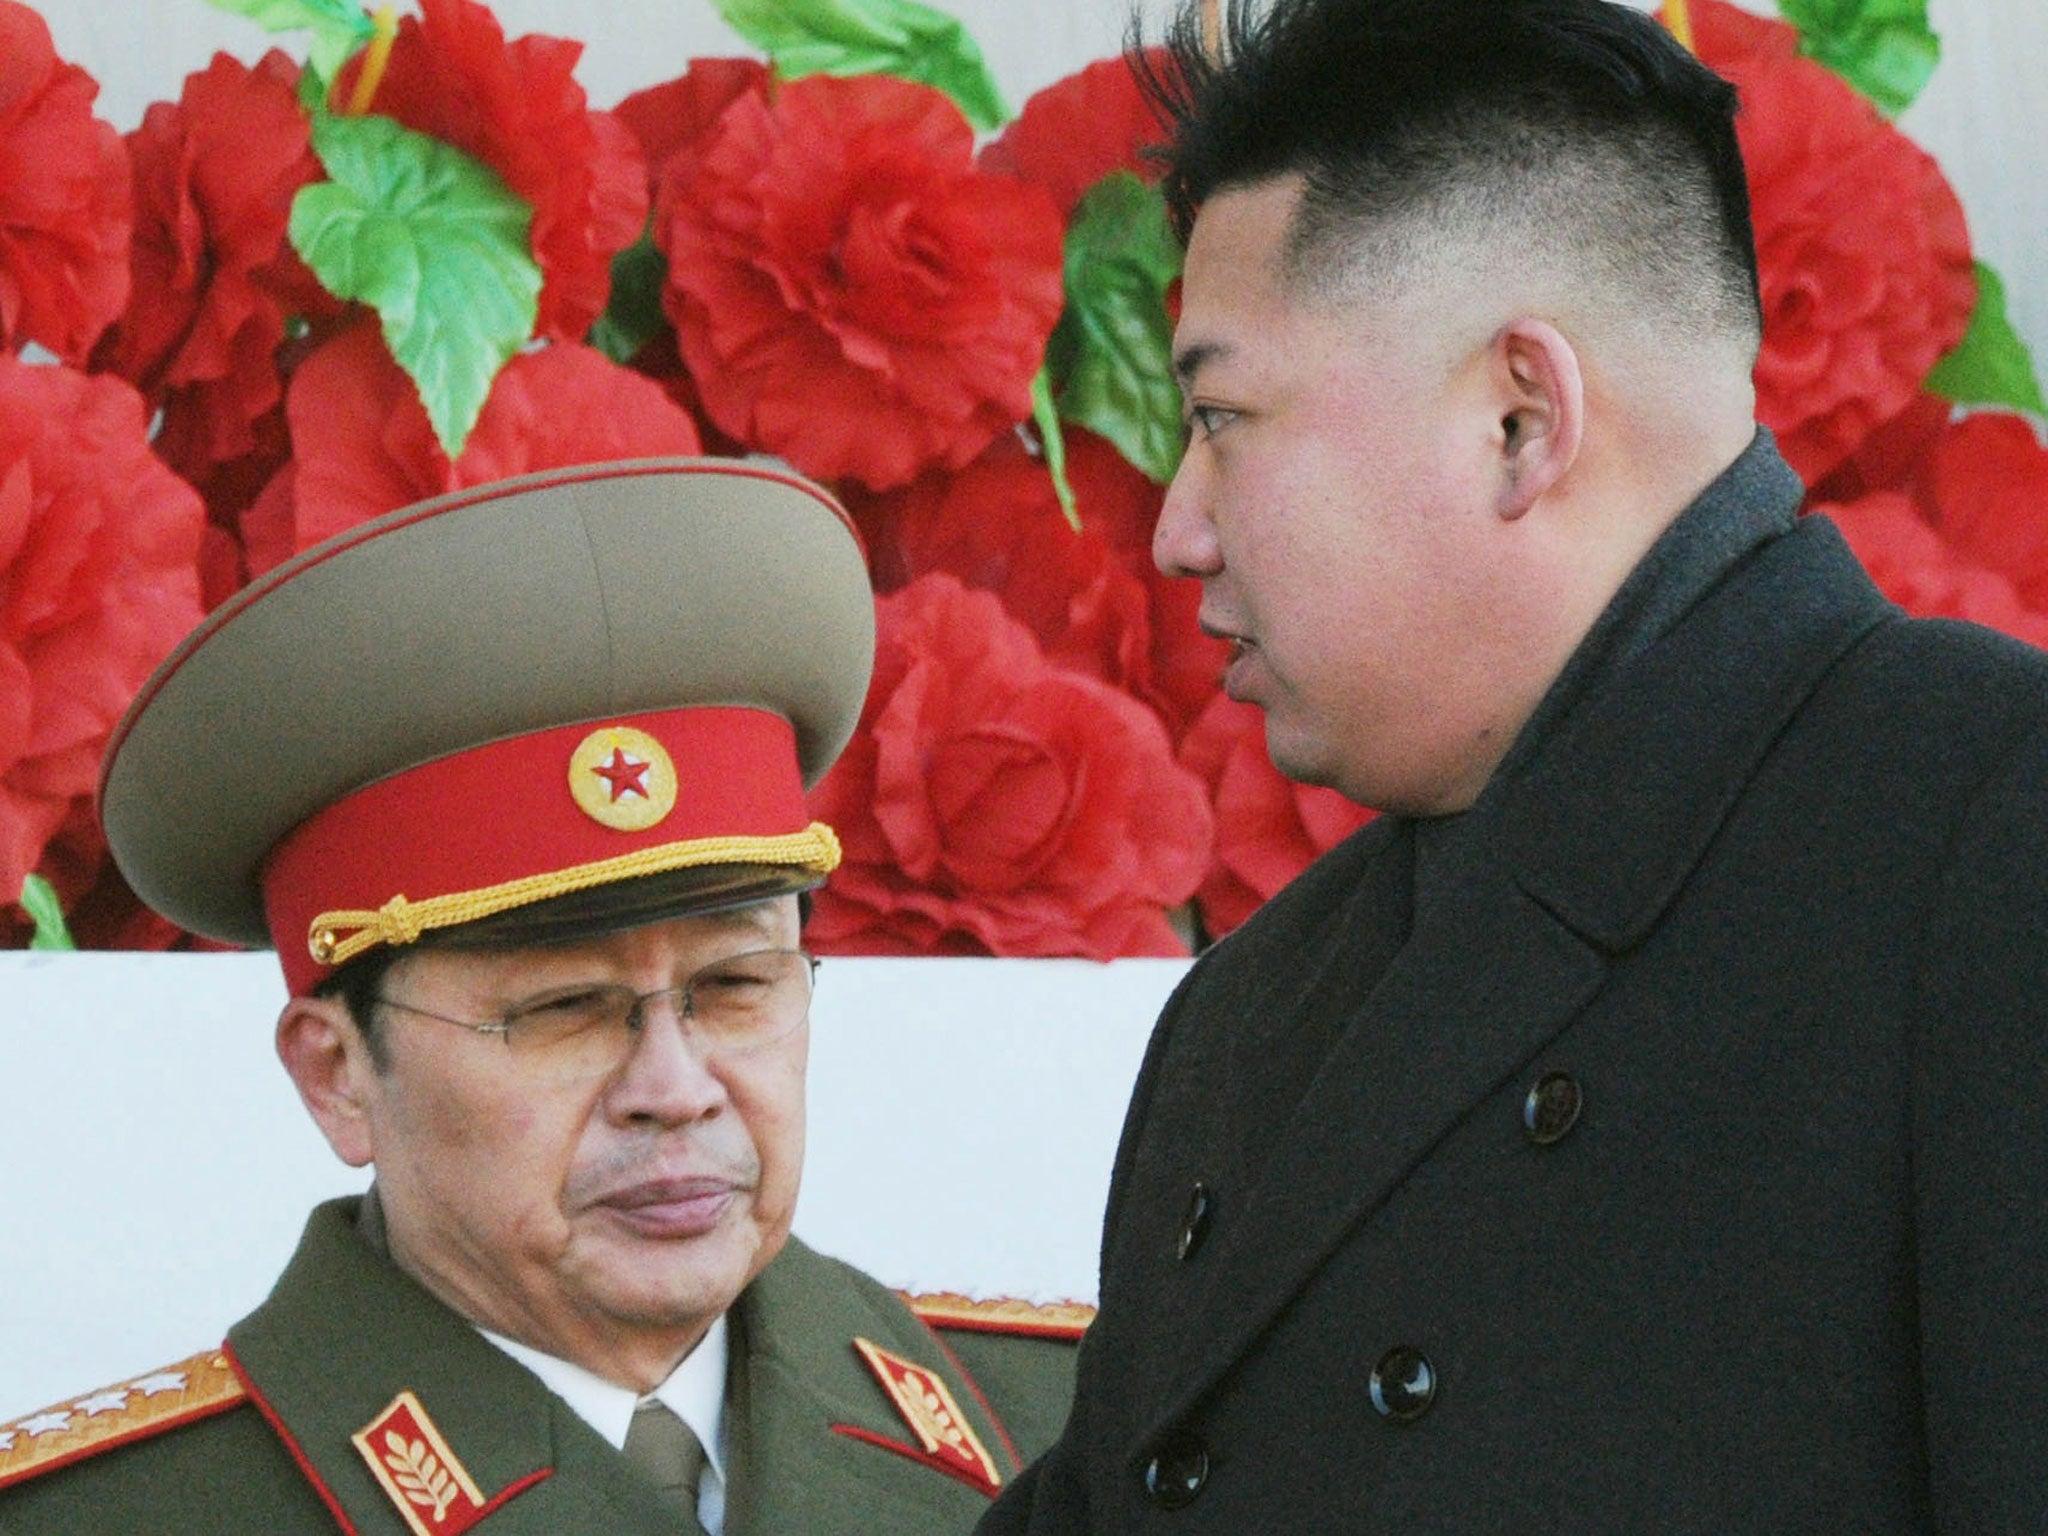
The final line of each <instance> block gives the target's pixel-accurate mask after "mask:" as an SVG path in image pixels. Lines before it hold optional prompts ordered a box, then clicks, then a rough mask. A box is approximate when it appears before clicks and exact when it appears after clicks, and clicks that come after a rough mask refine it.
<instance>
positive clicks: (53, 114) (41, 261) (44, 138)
mask: <svg viewBox="0 0 2048 1536" xmlns="http://www.w3.org/2000/svg"><path fill="white" fill-rule="evenodd" d="M99 89H100V88H99V85H98V83H97V82H96V81H94V79H93V78H92V76H91V75H89V74H87V73H86V72H85V71H84V70H82V69H80V68H78V66H77V65H75V64H66V63H64V62H63V61H62V60H60V59H59V58H58V57H57V53H56V49H55V48H54V47H53V46H52V45H51V42H50V29H49V27H48V26H47V25H46V24H45V23H44V21H43V18H42V17H40V16H38V15H37V14H36V13H35V12H34V11H32V10H30V9H29V8H28V7H27V6H25V5H17V4H15V3H14V0H0V348H5V349H6V350H8V351H10V352H11V351H14V350H17V349H18V348H19V347H20V346H21V345H22V343H23V342H29V341H33V342H38V343H40V344H41V345H42V346H45V347H47V348H49V350H50V351H52V352H54V353H56V354H57V356H59V357H61V358H63V359H64V360H65V361H66V362H70V363H76V362H82V361H83V360H84V358H85V355H86V353H88V352H89V351H91V350H92V345H93V343H94V342H95V341H97V340H98V339H99V335H100V332H101V331H103V330H105V329H106V328H107V326H108V324H109V323H110V322H111V321H112V320H113V318H114V317H115V316H116V315H118V314H119V313H120V312H121V306H122V305H123V304H125V303H127V301H128V229H129V210H130V193H129V188H128V154H127V151H126V149H124V148H123V147H122V144H121V136H120V135H119V134H118V133H116V132H115V131H114V130H113V128H112V127H110V126H109V125H108V124H106V123H103V122H101V121H100V120H99V119H98V118H96V117H94V116H93V115H92V103H93V98H94V97H95V96H97V95H98V94H99Z"/></svg>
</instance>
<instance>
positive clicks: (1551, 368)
mask: <svg viewBox="0 0 2048 1536" xmlns="http://www.w3.org/2000/svg"><path fill="white" fill-rule="evenodd" d="M1493 363H1494V367H1493V377H1494V386H1495V390H1496V396H1495V398H1496V402H1497V405H1498V408H1499V410H1500V426H1499V431H1498V437H1497V446H1498V448H1499V451H1500V464H1501V476H1500V490H1499V495H1498V499H1497V504H1496V510H1497V511H1498V512H1499V514H1500V516H1501V517H1502V518H1503V519H1504V520H1507V521H1513V520H1514V519H1515V518H1518V517H1520V516H1521V515H1522V514H1523V513H1525V512H1527V511H1528V510H1529V509H1530V508H1531V507H1533V506H1534V505H1535V504H1536V503H1537V502H1538V501H1539V500H1541V499H1542V497H1543V495H1544V494H1545V493H1546V492H1547V491H1549V490H1550V488H1551V487H1552V486H1554V485H1556V484H1557V482H1558V481H1559V480H1561V479H1563V478H1564V475H1565V472H1566V471H1567V470H1569V469H1570V468H1571V466H1572V463H1573V461H1574V460H1575V459H1577V458H1578V455H1579V445H1580V443H1581V442H1582V441H1583V439H1584V436H1585V429H1586V381H1585V376H1584V375H1583V374H1582V373H1581V372H1580V370H1579V354H1578V349H1577V348H1575V347H1574V346H1573V345H1572V344H1571V342H1570V340H1569V339H1567V338H1566V336H1565V335H1564V333H1563V332H1562V331H1560V330H1558V328H1557V327H1556V326H1554V325H1552V324H1550V323H1549V322H1548V321H1546V320H1537V319H1532V318H1527V317H1524V318H1522V319H1518V320H1514V321H1510V322H1509V323H1508V324H1507V325H1505V326H1503V327H1502V328H1501V330H1500V332H1499V333H1498V334H1497V335H1496V336H1495V337H1494V339H1493Z"/></svg>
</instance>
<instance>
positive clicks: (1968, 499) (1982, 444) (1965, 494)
mask: <svg viewBox="0 0 2048 1536" xmlns="http://www.w3.org/2000/svg"><path fill="white" fill-rule="evenodd" d="M1920 503H1921V508H1922V510H1923V511H1925V512H1927V513H1928V514H1929V516H1930V517H1931V518H1932V521H1933V522H1934V525H1935V527H1936V528H1937V529H1938V530H1939V531H1940V533H1941V536H1942V538H1943V539H1944V540H1945V541H1946V542H1947V543H1948V544H1949V545H1950V547H1952V548H1953V549H1955V550H1956V552H1957V553H1958V554H1959V555H1960V556H1962V557H1963V558H1965V559H1968V560H1971V561H1974V562H1975V563H1977V564H1979V565H1983V566H1986V567H1988V568H1990V569H1991V570H1995V571H1998V572H1999V573H2001V574H2002V575H2004V576H2005V577H2006V578H2007V579H2008V580H2009V581H2011V582H2012V584H2013V588H2014V590H2015V591H2016V592H2017V593H2018V595H2019V598H2020V601H2022V602H2023V603H2025V604H2026V605H2027V606H2028V607H2029V608H2032V609H2035V610H2037V611H2040V612H2044V613H2048V449H2043V448H2042V446H2041V439H2040V438H2039V437H2038V436H2036V435H2035V432H2034V428H2033V426H2032V425H2031V424H2030V423H2029V422H2028V421H2027V419H2026V418H2025V417H2023V416H2014V415H2011V414H2010V413H2008V412H2004V411H1979V412H1975V413H1973V414H1971V415H1968V416H1965V417H1963V418H1962V419H1960V420H1959V421H1956V422H1954V423H1953V424H1951V425H1950V426H1949V428H1948V430H1947V431H1946V432H1944V433H1943V434H1942V435H1941V437H1940V438H1939V439H1938V440H1937V441H1936V442H1935V444H1934V448H1933V452H1932V453H1931V454H1930V455H1929V457H1928V461H1927V468H1926V472H1925V474H1924V475H1923V476H1922V479H1921V494H1920Z"/></svg>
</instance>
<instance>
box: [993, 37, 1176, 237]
mask: <svg viewBox="0 0 2048 1536" xmlns="http://www.w3.org/2000/svg"><path fill="white" fill-rule="evenodd" d="M1146 57H1147V59H1148V60H1149V62H1150V64H1151V66H1152V67H1153V68H1154V69H1164V68H1166V67H1167V54H1166V52H1165V50H1164V49H1158V48H1155V49H1152V50H1150V51H1149V52H1148V53H1147V55H1146ZM1167 138H1168V134H1167V129H1166V126H1165V124H1164V123H1163V122H1162V121H1161V119H1160V116H1159V113H1158V110H1157V109H1156V108H1154V107H1153V105H1152V103H1151V102H1150V101H1148V100H1146V98H1145V94H1144V92H1143V91H1142V90H1140V89H1139V87H1138V79H1137V76H1136V75H1134V74H1133V73H1132V72H1131V66H1130V63H1129V61H1128V60H1126V59H1125V58H1124V57H1123V56H1122V55H1118V56H1117V57H1115V58H1112V59H1098V60H1096V61H1095V62H1094V63H1093V64H1090V65H1088V66H1087V67H1086V68H1084V69H1081V70H1079V71H1077V72H1076V73H1074V74H1071V75H1068V76H1067V77H1066V78H1065V79H1062V80H1056V81H1054V82H1053V83H1052V84H1051V85H1048V86H1047V87H1046V88H1045V89H1044V90H1042V91H1040V92H1038V94H1037V95H1035V96H1033V97H1032V98H1031V99H1030V100H1029V101H1027V102H1025V103H1024V110H1023V112H1022V113H1020V114H1019V115H1018V117H1017V120H1016V121H1015V122H1013V123H1011V124H1010V125H1009V127H1007V128H1005V129H1004V130H1003V133H1002V137H1000V138H998V139H996V140H995V141H994V142H992V143H991V144H989V145H988V147H987V148H985V149H984V150H982V152H981V166H982V169H983V170H985V171H994V172H998V173H1000V174H1004V175H1010V176H1020V177H1022V178H1023V179H1024V180H1026V181H1029V182H1033V183H1035V184H1036V185H1038V186H1041V187H1044V188H1045V189H1046V191H1048V192H1050V193H1051V194H1052V196H1053V201H1054V202H1056V203H1057V204H1058V205H1059V210H1060V218H1061V219H1063V220H1064V219H1067V218H1069V217H1071V216H1072V214H1073V211H1074V204H1076V203H1078V202H1079V201H1080V200H1081V195H1082V194H1083V193H1084V192H1086V191H1087V190H1088V189H1089V188H1090V187H1092V186H1094V185H1095V183H1096V182H1098V181H1100V180H1102V178H1103V177H1105V176H1107V175H1108V174H1109V173H1110V172H1111V171H1129V172H1130V173H1131V174H1132V175H1134V176H1138V177H1141V178H1143V179H1144V180H1146V181H1156V180H1158V179H1159V172H1160V169H1161V167H1160V164H1159V162H1158V161H1157V160H1155V159H1154V158H1152V156H1151V155H1149V154H1148V153H1147V151H1148V150H1151V149H1155V148H1157V147H1158V146H1160V145H1163V144H1164V143H1165V142H1166V140H1167Z"/></svg>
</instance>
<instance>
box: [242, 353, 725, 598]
mask: <svg viewBox="0 0 2048 1536" xmlns="http://www.w3.org/2000/svg"><path fill="white" fill-rule="evenodd" d="M285 410H286V415H287V417H288V419H289V420H290V423H291V436H292V453H293V459H292V463H291V465H290V466H289V467H288V468H287V469H286V470H285V471H284V472H283V473H282V474H280V475H279V477H278V478H277V479H276V480H275V481H273V482H272V484H271V486H270V488H269V489H267V490H266V491H265V492H264V493H263V495H262V497H261V498H259V499H258V501H257V503H256V505H255V506H254V507H252V508H251V509H250V511H249V514H248V516H247V517H246V518H244V520H243V534H244V537H245V539H246V540H247V543H248V548H249V562H250V566H251V568H252V570H254V571H263V570H267V569H269V568H270V567H271V566H273V565H276V564H277V563H278V562H280V561H282V560H284V559H285V558H287V557H288V556H290V555H292V554H293V553H295V552H296V551H298V550H302V549H307V548H310V547H311V546H312V545H315V544H318V543H319V542H320V541H321V540H323V539H327V538H331V537H333V536H334V535H335V534H337V533H341V532H343V531H345V530H347V529H349V528H353V527H355V526H357V525H358V524H360V523H364V522H368V521H369V520H370V519H371V518H373V517H380V516H382V515H383V514H384V513H386V512H391V511H395V510H396V509H397V508H399V507H403V506H409V505H411V504H412V503H413V502H416V501H422V500H425V499H426V498H427V497H430V496H439V495H442V494H443V493H445V492H448V491H453V490H459V489H461V488H462V487H464V486H468V485H479V484H482V483H484V482H485V481H490V480H503V479H507V478H509V477H511V476H513V475H523V474H529V473H531V472H533V471H535V470H542V469H560V468H564V467H567V466H569V465H573V464H598V463H604V462H607V461H610V460H614V459H635V458H651V457H658V456H663V455H670V454H681V455H690V454H695V453H697V452H698V451H699V446H700V445H699V443H698V439H697V430H696V428H695V427H694V426H692V425H691V423H690V419H689V417H687V416H686V415H684V414H683V412H682V410H681V409H680V408H679V407H678V406H677V405H676V404H675V402H674V401H672V400H670V399H669V397H668V396H667V395H666V394H664V393H663V392H662V389H661V386H660V385H658V384H656V383H655V382H654V381H653V380H651V379H644V378H642V377H641V376H640V375H639V374H637V373H634V372H632V371H631V370H630V369H626V368H622V367H620V366H619V365H618V364H616V363H614V362H612V361H611V360H610V359H608V358H606V357H605V356H604V355H603V354H602V353H600V352H597V351H595V350H593V349H592V348H590V347H585V346H581V345H578V344H575V343H569V342H564V343H560V344H558V345H555V346H552V347H544V348H541V349H540V350H538V351H534V352H524V353H521V354H519V355H518V356H516V357H514V358H513V359H512V360H511V361H510V362H508V363H507V364H506V365H505V367H504V370H503V371H502V372H500V373H499V375H498V378H497V382H496V383H494V384H493V385H492V386H491V395H490V398H489V399H488V400H487V401H485V402H484V409H483V414H482V415H481V416H479V417H478V418H477V423H476V427H475V428H474V429H473V430H472V431H471V432H470V434H469V441H468V442H467V443H466V444H465V445H464V447H463V450H462V456H461V458H459V459H457V460H456V461H455V462H454V463H452V464H451V463H449V461H448V455H447V454H446V453H444V452H443V451H442V449H441V444H440V440H439V439H438V438H436V437H435V436H434V429H433V425H432V423H431V422H429V421H428V420H427V412H426V407H425V406H423V405H422V404H421V403H420V398H419V391H418V390H417V389H416V388H414V386H413V382H412V380H411V379H410V378H408V377H407V376H406V374H405V372H404V371H403V370H402V369H401V368H400V367H399V366H398V364H397V363H395V362H393V361H392V359H391V354H390V353H389V352H388V351H387V350H385V347H384V341H383V337H382V334H381V333H380V332H379V331H378V329H377V327H376V326H375V325H374V324H371V323H367V322H366V323H363V324H360V325H357V326H355V327H352V328H351V329H349V330H347V331H344V332H343V333H342V334H341V335H339V336H337V337H335V338H334V339H333V340H332V341H330V342H328V343H327V344H326V345H324V346H322V347H321V348H320V349H319V350H318V351H316V352H314V353H313V354H312V356H310V357H308V358H307V359H306V360H305V362H304V363H302V364H300V365H299V368H298V371H297V372H296V373H295V374H294V375H293V378H292V384H291V391H290V394H289V395H288V397H287V399H286V406H285Z"/></svg>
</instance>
